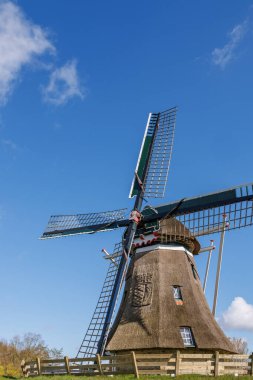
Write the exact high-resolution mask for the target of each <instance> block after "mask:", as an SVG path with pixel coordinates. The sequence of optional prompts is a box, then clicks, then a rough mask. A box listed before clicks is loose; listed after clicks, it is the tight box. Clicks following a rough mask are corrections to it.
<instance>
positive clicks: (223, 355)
mask: <svg viewBox="0 0 253 380" xmlns="http://www.w3.org/2000/svg"><path fill="white" fill-rule="evenodd" d="M220 359H229V360H231V361H232V360H234V359H235V360H236V359H250V355H239V354H238V355H231V354H220Z"/></svg>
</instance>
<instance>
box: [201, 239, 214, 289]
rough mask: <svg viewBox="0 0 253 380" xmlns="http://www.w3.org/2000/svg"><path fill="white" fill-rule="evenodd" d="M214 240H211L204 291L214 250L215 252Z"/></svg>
mask: <svg viewBox="0 0 253 380" xmlns="http://www.w3.org/2000/svg"><path fill="white" fill-rule="evenodd" d="M213 249H214V247H213V240H211V248H210V251H209V254H208V259H207V264H206V274H205V279H204V284H203V291H204V293H205V291H206V283H207V278H208V273H209V267H210V262H211V258H212V252H213Z"/></svg>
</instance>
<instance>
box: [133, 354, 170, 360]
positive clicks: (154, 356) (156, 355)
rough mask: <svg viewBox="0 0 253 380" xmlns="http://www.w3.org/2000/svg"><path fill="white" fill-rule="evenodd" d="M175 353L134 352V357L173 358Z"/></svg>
mask: <svg viewBox="0 0 253 380" xmlns="http://www.w3.org/2000/svg"><path fill="white" fill-rule="evenodd" d="M175 356H176V355H175V354H174V353H172V354H135V357H136V359H137V360H138V359H168V358H170V357H174V358H175Z"/></svg>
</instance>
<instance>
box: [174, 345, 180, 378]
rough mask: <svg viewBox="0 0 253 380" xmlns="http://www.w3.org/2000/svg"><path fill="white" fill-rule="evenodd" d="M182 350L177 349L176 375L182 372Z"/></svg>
mask: <svg viewBox="0 0 253 380" xmlns="http://www.w3.org/2000/svg"><path fill="white" fill-rule="evenodd" d="M180 360H181V359H180V351H179V350H177V353H176V366H175V375H176V376H178V375H179V373H180Z"/></svg>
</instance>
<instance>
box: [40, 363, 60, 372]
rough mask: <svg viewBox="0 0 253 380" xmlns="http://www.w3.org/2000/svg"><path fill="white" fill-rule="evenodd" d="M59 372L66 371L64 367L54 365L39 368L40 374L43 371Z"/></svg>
mask: <svg viewBox="0 0 253 380" xmlns="http://www.w3.org/2000/svg"><path fill="white" fill-rule="evenodd" d="M61 370H64V371H66V369H65V366H59V365H58V366H56V365H50V366H41V372H45V371H61Z"/></svg>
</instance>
